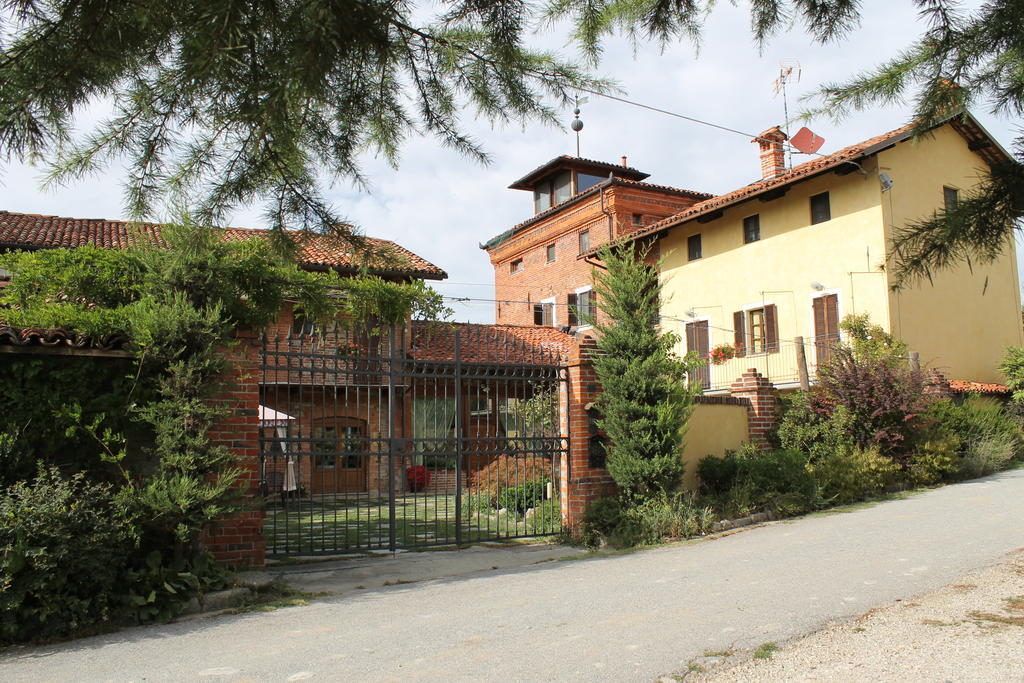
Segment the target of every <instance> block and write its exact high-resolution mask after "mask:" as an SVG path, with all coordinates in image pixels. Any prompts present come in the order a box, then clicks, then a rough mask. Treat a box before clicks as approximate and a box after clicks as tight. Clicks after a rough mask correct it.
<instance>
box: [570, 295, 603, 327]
mask: <svg viewBox="0 0 1024 683" xmlns="http://www.w3.org/2000/svg"><path fill="white" fill-rule="evenodd" d="M566 304H567V308H568V309H569V318H568V320H569V327H573V326H575V325H589V324H590V323H589V322H588V321H587V319H588V318H589V317H592V316H594V315H596V314H597V306H596V305H595V304H596V300H595V297H594V292H593V290H592V289H591V288H590V287H581V288H580V289H577V290H576V291H575V292H573V293H572V294H570V295H569V296H568V297H567V298H566Z"/></svg>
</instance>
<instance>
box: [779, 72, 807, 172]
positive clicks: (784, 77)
mask: <svg viewBox="0 0 1024 683" xmlns="http://www.w3.org/2000/svg"><path fill="white" fill-rule="evenodd" d="M802 71H803V70H802V69H801V68H800V61H799V60H796V59H785V60H783V61H781V62H779V77H778V78H776V79H775V81H774V82H773V83H772V91H773V92H774V93H775V94H776V95H778V94H780V93H781V94H782V114H783V117H784V120H785V123H784V124H783V125H784V126H785V127H786V130H784V131H783V132H784V133H785V134H786V137H790V135H789V100H788V99H787V97H786V83H788V82H789V81H790V79H794V78H795V79H796V82H797V83H799V82H800V74H801V73H802ZM786 164H787V167H788V168H793V150H792V149H789V150H787V153H786Z"/></svg>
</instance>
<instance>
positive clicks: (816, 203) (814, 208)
mask: <svg viewBox="0 0 1024 683" xmlns="http://www.w3.org/2000/svg"><path fill="white" fill-rule="evenodd" d="M830 220H832V207H831V206H830V205H829V201H828V192H822V193H821V194H816V195H814V196H813V197H811V225H816V224H818V223H824V222H825V221H830Z"/></svg>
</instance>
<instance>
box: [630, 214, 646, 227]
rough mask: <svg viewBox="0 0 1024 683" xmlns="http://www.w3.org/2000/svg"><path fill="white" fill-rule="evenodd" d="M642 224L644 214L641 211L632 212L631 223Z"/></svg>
mask: <svg viewBox="0 0 1024 683" xmlns="http://www.w3.org/2000/svg"><path fill="white" fill-rule="evenodd" d="M643 224H644V215H643V214H642V213H634V214H633V225H643Z"/></svg>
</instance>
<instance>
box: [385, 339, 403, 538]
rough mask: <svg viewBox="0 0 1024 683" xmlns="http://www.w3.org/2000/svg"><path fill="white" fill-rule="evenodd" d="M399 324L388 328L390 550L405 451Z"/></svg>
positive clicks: (395, 532) (395, 535)
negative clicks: (401, 430) (399, 388)
mask: <svg viewBox="0 0 1024 683" xmlns="http://www.w3.org/2000/svg"><path fill="white" fill-rule="evenodd" d="M397 335H398V326H397V325H391V327H390V328H389V329H388V550H390V551H391V552H396V551H397V550H398V535H397V534H398V532H397V530H396V529H395V524H396V523H397V520H396V517H397V513H396V510H395V462H396V461H397V459H398V453H399V452H404V449H401V448H399V442H400V440H399V438H398V437H397V436H396V433H397V431H398V430H397V426H398V425H397V412H398V411H397V408H398V406H397V404H396V401H395V391H396V387H397V386H398V383H399V380H400V377H399V375H398V363H399V359H398V346H397V344H396V341H397V340H396V337H397Z"/></svg>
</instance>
